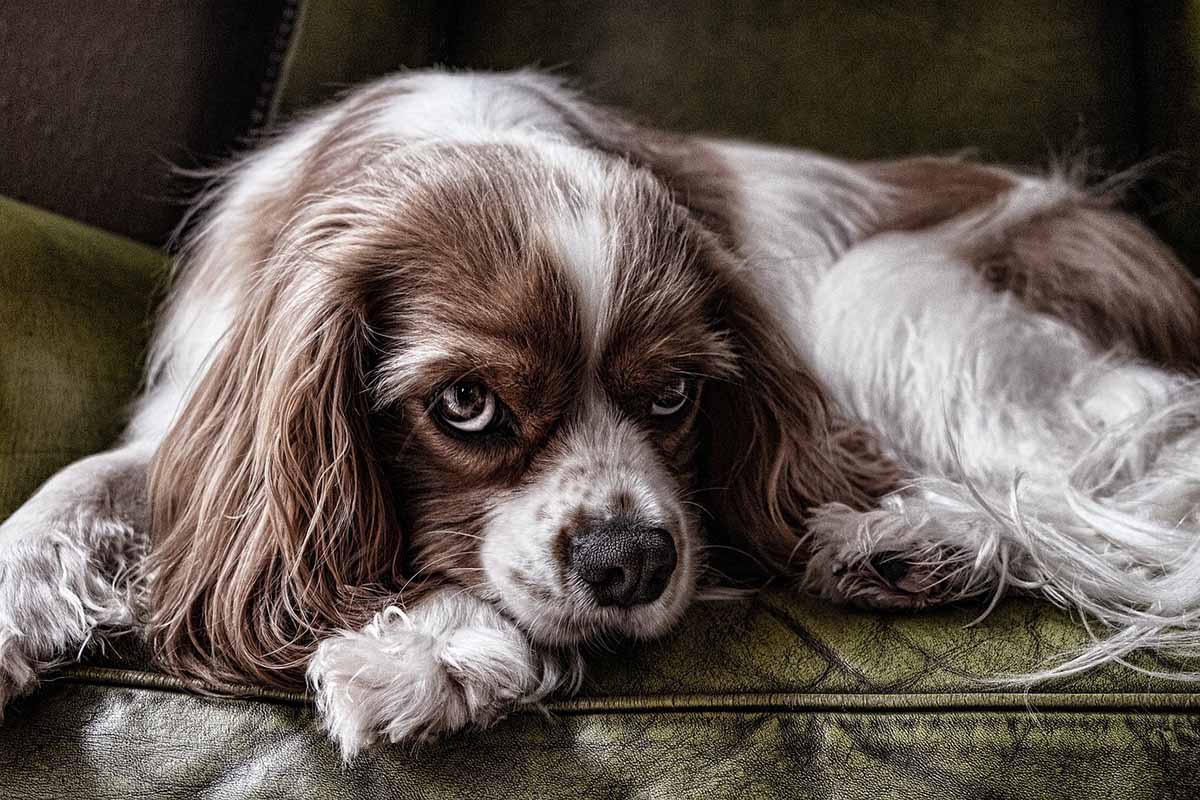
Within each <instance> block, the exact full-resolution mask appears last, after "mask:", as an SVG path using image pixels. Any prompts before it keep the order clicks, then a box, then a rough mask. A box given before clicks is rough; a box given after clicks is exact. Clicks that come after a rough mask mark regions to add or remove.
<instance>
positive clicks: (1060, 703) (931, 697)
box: [60, 667, 1200, 714]
mask: <svg viewBox="0 0 1200 800" xmlns="http://www.w3.org/2000/svg"><path fill="white" fill-rule="evenodd" d="M60 680H62V681H67V682H71V683H90V684H98V685H108V686H123V687H128V688H139V689H153V690H159V691H169V692H180V693H185V694H195V695H209V696H213V695H216V696H222V697H229V698H237V699H246V700H262V701H274V702H285V703H293V704H299V703H307V702H309V701H310V700H311V698H310V697H309V696H308V695H307V694H305V693H303V692H284V691H278V690H271V689H258V688H254V687H249V686H235V685H225V686H208V685H204V684H201V683H199V682H197V681H187V680H183V679H180V678H174V677H171V676H168V675H161V674H157V673H152V672H142V671H137V670H124V669H112V668H107V667H71V668H69V669H67V670H65V671H64V672H63V674H62V676H61V678H60ZM522 710H523V711H524V712H525V713H537V712H538V711H539V710H546V711H550V712H552V713H555V714H592V713H639V712H650V711H653V712H657V713H670V712H680V713H695V712H702V711H712V712H717V711H727V712H729V711H779V712H802V711H816V712H820V711H837V712H847V713H855V712H860V713H861V712H867V713H895V712H951V711H953V712H962V711H996V712H1001V711H1021V712H1049V711H1096V712H1140V711H1156V712H1164V711H1166V712H1170V711H1176V712H1186V713H1197V714H1200V694H1193V693H1187V692H1162V693H1145V692H1097V693H1094V694H1088V693H1073V692H1072V693H1066V692H1057V693H1056V692H1046V693H1025V692H978V693H972V692H931V693H927V694H879V693H869V692H868V693H814V692H747V693H729V694H720V693H701V694H669V695H612V696H607V697H576V698H568V699H563V700H556V701H553V702H549V703H544V704H542V705H539V706H536V707H533V706H530V707H526V708H524V709H522Z"/></svg>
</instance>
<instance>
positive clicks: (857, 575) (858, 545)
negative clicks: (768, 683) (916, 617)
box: [802, 505, 979, 610]
mask: <svg viewBox="0 0 1200 800" xmlns="http://www.w3.org/2000/svg"><path fill="white" fill-rule="evenodd" d="M902 526H906V521H905V520H903V518H902V517H901V516H899V515H894V514H892V513H891V512H889V511H888V510H885V509H880V510H877V511H869V512H858V511H853V510H851V509H849V508H846V507H845V506H840V505H839V506H826V507H823V508H822V509H821V510H820V511H819V512H818V514H817V515H816V516H814V518H813V520H812V524H811V527H810V537H811V540H810V544H809V559H808V564H807V566H806V568H805V572H804V577H803V579H802V586H803V587H804V588H805V589H807V590H808V591H810V592H812V593H814V594H816V595H818V596H819V597H821V598H822V599H824V600H829V601H832V602H835V603H840V604H843V605H853V606H859V607H862V608H879V609H894V610H919V609H925V608H931V607H934V606H938V605H941V604H943V603H946V602H950V601H953V600H958V599H962V598H964V597H967V596H971V595H974V594H977V593H978V590H979V587H978V586H976V580H975V577H976V576H975V573H974V571H973V569H972V567H973V559H972V558H971V556H970V553H969V552H968V551H967V550H965V549H960V548H954V547H951V546H949V545H947V544H945V543H941V542H936V541H930V540H923V539H922V538H921V537H919V536H916V535H914V533H916V532H914V531H912V530H911V529H908V528H906V527H902Z"/></svg>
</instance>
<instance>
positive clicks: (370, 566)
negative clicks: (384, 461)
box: [148, 230, 402, 687]
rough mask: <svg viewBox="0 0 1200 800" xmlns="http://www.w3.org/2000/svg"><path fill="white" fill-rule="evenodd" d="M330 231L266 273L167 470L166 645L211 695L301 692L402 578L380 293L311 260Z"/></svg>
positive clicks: (173, 664) (179, 431)
mask: <svg viewBox="0 0 1200 800" xmlns="http://www.w3.org/2000/svg"><path fill="white" fill-rule="evenodd" d="M220 234H221V231H220V230H216V231H214V232H213V235H220ZM330 235H331V232H329V231H325V232H322V231H319V230H316V231H314V230H308V231H307V232H306V234H305V237H302V238H304V239H305V240H304V241H292V242H283V243H281V244H278V245H277V246H276V248H275V251H274V252H273V253H272V254H271V255H270V256H269V257H268V258H267V259H266V260H265V263H263V264H261V265H260V266H258V267H256V270H257V271H256V273H255V274H254V276H253V279H252V281H253V286H252V287H250V288H248V289H247V290H246V297H245V299H244V300H243V301H242V306H241V307H240V308H239V312H238V316H237V318H236V320H235V322H234V323H233V326H232V329H231V330H230V331H229V332H228V334H227V336H226V338H225V340H224V341H223V342H222V344H221V346H220V348H219V350H218V351H217V353H216V354H215V356H214V358H213V361H212V363H211V364H210V365H209V366H208V368H207V370H206V372H205V374H204V376H203V378H202V380H201V382H200V383H199V385H198V387H197V388H196V390H195V392H194V393H193V395H192V396H191V398H190V400H189V401H188V403H187V405H186V407H185V408H184V410H183V411H182V414H181V416H180V417H179V419H178V420H177V421H176V423H175V425H174V427H173V429H172V430H171V432H170V433H169V435H168V436H167V438H166V440H165V441H164V443H163V444H162V446H161V447H160V448H159V451H158V454H157V456H156V459H155V461H154V464H153V466H152V473H151V496H152V498H153V512H154V528H155V530H156V541H155V546H154V549H153V554H152V559H151V562H150V569H149V573H148V574H149V576H150V582H151V601H152V609H153V612H152V618H151V620H150V622H151V634H152V639H153V643H154V646H155V649H156V653H157V655H158V657H159V658H160V659H161V660H162V661H163V663H164V664H165V665H166V666H167V667H168V668H170V669H172V670H173V671H176V672H178V673H181V674H185V675H189V676H192V677H197V678H200V679H202V680H204V681H206V682H209V683H210V684H211V683H214V682H216V683H220V682H239V681H241V682H244V681H245V680H246V679H247V678H252V679H253V680H254V681H256V682H261V683H264V684H268V685H277V686H287V687H296V686H302V685H303V670H304V665H305V662H306V658H307V656H308V655H309V654H310V653H311V650H312V647H313V644H314V639H315V638H316V637H318V636H319V635H320V634H321V633H322V632H324V631H328V630H330V629H332V628H335V627H339V626H341V625H345V624H346V618H345V608H346V606H345V602H344V601H345V600H347V599H348V597H349V596H350V595H353V593H354V592H355V591H360V590H362V588H363V587H368V586H371V585H373V584H374V585H378V584H380V583H384V584H386V583H390V582H394V580H395V578H396V575H397V573H398V571H399V567H400V565H399V564H398V563H397V559H398V558H399V555H400V554H401V552H402V550H401V541H400V534H399V531H398V528H397V526H396V524H395V518H394V517H395V515H394V513H393V509H392V507H391V501H390V498H389V492H388V491H387V482H386V477H385V474H384V470H383V469H382V467H381V465H380V464H379V463H377V462H376V460H375V458H374V456H373V452H374V451H373V449H372V443H371V431H370V430H369V426H370V423H369V419H370V416H369V413H370V408H369V401H368V400H367V398H366V392H365V391H364V389H365V379H364V374H365V373H366V371H367V369H368V363H367V361H368V358H369V357H370V343H369V342H368V341H367V339H368V332H367V325H366V318H367V311H368V308H367V302H368V300H367V297H368V292H367V289H366V286H365V285H356V281H357V282H359V283H362V282H363V281H361V279H360V278H359V277H356V276H355V274H354V269H353V268H352V266H350V265H352V264H353V261H352V260H350V257H349V256H347V260H346V261H341V262H340V263H339V264H338V269H331V268H329V267H327V266H322V264H325V263H328V262H329V261H331V260H337V256H336V254H329V253H327V254H325V255H326V258H321V259H320V260H319V261H318V263H315V264H314V263H312V261H311V259H312V258H313V257H314V253H319V251H320V246H321V244H320V240H321V238H322V237H323V236H325V237H330ZM331 255H332V256H333V258H332V259H330V258H329V256H331Z"/></svg>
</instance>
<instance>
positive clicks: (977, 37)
mask: <svg viewBox="0 0 1200 800" xmlns="http://www.w3.org/2000/svg"><path fill="white" fill-rule="evenodd" d="M364 36H365V37H366V38H363V37H364ZM389 37H391V38H390V39H389ZM393 40H402V41H403V42H404V44H403V46H399V45H397V44H388V43H389V42H391V41H393ZM374 43H381V44H384V45H385V46H383V47H375V46H373V45H374ZM433 62H441V63H445V64H448V65H450V66H455V67H472V68H482V69H507V68H513V67H521V66H528V65H531V64H538V65H542V66H544V67H548V68H554V69H558V70H561V71H562V72H563V73H565V74H567V75H571V76H574V77H577V78H578V79H579V80H580V82H581V83H582V85H583V86H585V87H586V88H588V89H589V91H591V92H592V93H593V94H594V95H596V96H598V97H600V98H601V99H603V100H605V101H608V102H611V103H614V104H616V105H619V106H622V107H624V108H628V109H632V110H633V111H635V112H637V113H638V114H640V115H642V116H643V117H645V118H646V119H648V120H650V121H653V122H656V123H658V124H660V125H664V126H668V127H672V128H678V129H683V130H703V131H712V132H718V133H723V134H729V135H733V136H740V137H748V138H753V139H761V140H766V141H771V142H778V143H781V144H789V145H796V146H802V147H810V148H815V149H818V150H822V151H825V152H829V153H835V154H839V155H845V156H852V157H862V158H868V157H880V156H889V155H901V154H909V153H914V152H928V151H933V152H946V151H957V150H962V149H971V150H973V151H975V152H977V153H978V154H979V155H980V156H981V157H983V158H987V159H997V160H1003V161H1009V162H1015V163H1021V164H1026V165H1030V166H1044V165H1046V164H1048V163H1049V162H1050V161H1051V160H1054V159H1062V158H1076V159H1078V158H1085V157H1086V158H1087V159H1088V161H1089V162H1090V163H1091V164H1092V165H1093V166H1094V167H1095V168H1096V170H1097V171H1100V172H1108V171H1112V170H1118V169H1124V168H1127V167H1129V166H1131V165H1134V164H1138V163H1140V162H1142V161H1144V160H1146V159H1148V158H1151V157H1155V156H1168V157H1169V158H1168V159H1167V161H1166V162H1165V163H1163V164H1161V165H1160V166H1159V167H1158V168H1156V169H1154V170H1152V171H1151V174H1150V176H1149V178H1148V179H1147V181H1146V182H1145V183H1143V184H1142V185H1141V186H1140V187H1139V189H1138V190H1137V194H1136V196H1135V197H1133V198H1131V200H1132V203H1133V205H1134V206H1135V208H1136V209H1137V210H1139V211H1141V212H1143V213H1144V214H1146V215H1147V216H1149V217H1151V219H1152V222H1153V223H1154V224H1156V225H1158V226H1159V227H1160V228H1161V229H1163V231H1164V233H1166V235H1167V236H1168V238H1170V239H1171V240H1172V241H1173V243H1174V244H1175V245H1176V246H1177V247H1179V248H1180V249H1181V250H1182V251H1184V254H1185V257H1188V258H1189V261H1190V263H1192V264H1193V265H1196V266H1197V267H1200V0H1181V1H1178V2H1175V1H1170V2H1161V1H1159V0H1154V1H1152V2H1139V0H1123V1H1111V0H1110V1H1108V2H1095V0H1063V1H1062V2H1057V3H1046V2H1043V0H989V2H986V3H956V2H924V1H923V0H888V1H887V2H861V1H860V0H808V1H807V2H804V3H783V2H777V0H741V1H740V2H729V0H662V1H661V2H655V3H628V2H597V1H596V0H565V1H564V0H463V1H460V2H454V3H421V2H417V3H387V2H380V0H352V1H351V2H350V3H349V4H348V5H347V4H346V3H335V2H332V0H310V2H309V3H307V5H306V8H305V22H304V24H303V25H302V26H301V30H300V34H299V37H298V38H297V41H296V42H295V43H294V50H293V57H292V69H291V73H290V76H289V77H290V80H289V81H287V82H285V84H284V85H283V86H282V87H281V96H280V106H281V108H282V109H283V110H284V112H285V113H286V112H288V111H292V110H295V109H297V108H299V107H304V106H307V105H311V104H313V103H314V102H318V101H320V100H322V99H324V98H325V97H327V96H329V93H330V92H331V91H332V89H333V88H334V86H335V85H339V84H340V85H346V84H352V83H354V82H356V81H358V80H362V79H364V78H366V77H369V76H372V75H375V74H380V73H382V72H386V71H388V70H390V69H393V68H395V67H396V66H399V65H400V64H409V65H417V66H420V65H423V64H426V63H433Z"/></svg>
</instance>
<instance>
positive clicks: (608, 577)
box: [594, 567, 625, 589]
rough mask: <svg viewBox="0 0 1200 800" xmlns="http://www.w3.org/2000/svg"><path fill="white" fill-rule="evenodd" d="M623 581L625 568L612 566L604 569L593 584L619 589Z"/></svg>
mask: <svg viewBox="0 0 1200 800" xmlns="http://www.w3.org/2000/svg"><path fill="white" fill-rule="evenodd" d="M623 583H625V570H623V569H621V568H620V567H612V568H611V569H607V570H605V571H604V575H603V576H601V578H600V580H599V581H597V582H596V583H595V584H594V585H595V586H597V587H600V588H604V589H620V588H621V584H623Z"/></svg>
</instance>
